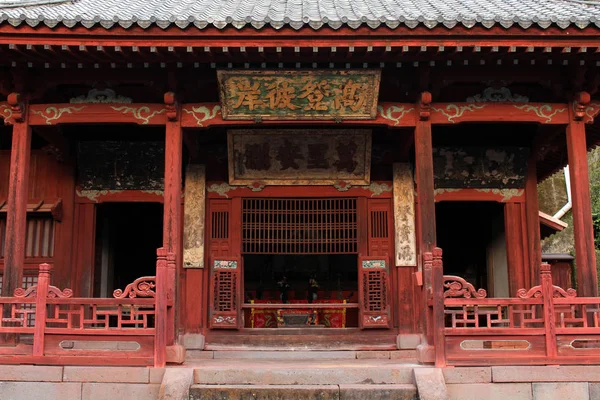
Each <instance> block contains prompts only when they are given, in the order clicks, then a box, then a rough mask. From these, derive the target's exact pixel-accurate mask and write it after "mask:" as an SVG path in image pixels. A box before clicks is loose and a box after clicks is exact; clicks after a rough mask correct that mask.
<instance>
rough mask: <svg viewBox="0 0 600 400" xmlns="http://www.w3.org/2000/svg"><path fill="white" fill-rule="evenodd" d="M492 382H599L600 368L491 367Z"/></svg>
mask: <svg viewBox="0 0 600 400" xmlns="http://www.w3.org/2000/svg"><path fill="white" fill-rule="evenodd" d="M492 381H493V382H600V366H595V365H569V366H555V367H545V366H518V367H517V366H510V367H492Z"/></svg>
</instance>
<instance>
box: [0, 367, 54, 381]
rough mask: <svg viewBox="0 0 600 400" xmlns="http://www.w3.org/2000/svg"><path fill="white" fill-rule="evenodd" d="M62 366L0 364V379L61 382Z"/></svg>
mask: <svg viewBox="0 0 600 400" xmlns="http://www.w3.org/2000/svg"><path fill="white" fill-rule="evenodd" d="M62 379H63V367H48V366H37V365H0V380H2V381H21V382H62Z"/></svg>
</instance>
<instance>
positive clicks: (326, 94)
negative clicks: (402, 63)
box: [217, 69, 381, 120]
mask: <svg viewBox="0 0 600 400" xmlns="http://www.w3.org/2000/svg"><path fill="white" fill-rule="evenodd" d="M217 77H218V79H219V86H220V97H221V105H222V115H223V119H225V120H255V119H264V120H305V119H313V120H336V119H346V120H359V119H375V118H376V116H377V99H378V94H379V81H380V77H381V72H380V71H379V70H367V69H365V70H350V71H346V70H342V71H333V70H310V71H297V70H293V71H265V70H256V71H248V70H244V71H218V72H217Z"/></svg>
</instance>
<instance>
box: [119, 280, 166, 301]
mask: <svg viewBox="0 0 600 400" xmlns="http://www.w3.org/2000/svg"><path fill="white" fill-rule="evenodd" d="M155 287H156V277H155V276H142V277H141V278H137V279H136V280H135V281H133V282H132V283H130V284H129V285H127V286H126V287H125V290H121V289H117V290H115V291H114V292H113V297H114V298H116V299H123V298H126V297H129V298H134V297H155V296H156V292H155V291H154V290H153V289H154V288H155Z"/></svg>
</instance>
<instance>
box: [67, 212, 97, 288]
mask: <svg viewBox="0 0 600 400" xmlns="http://www.w3.org/2000/svg"><path fill="white" fill-rule="evenodd" d="M73 220H74V224H75V229H74V231H73V247H72V249H71V250H72V251H73V256H72V257H73V258H72V259H73V267H72V270H73V277H72V287H73V291H74V292H75V295H76V296H80V297H91V296H92V293H93V279H94V264H95V260H94V256H95V241H94V240H91V238H93V237H95V234H96V207H95V205H94V204H76V205H75V215H74V218H73Z"/></svg>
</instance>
